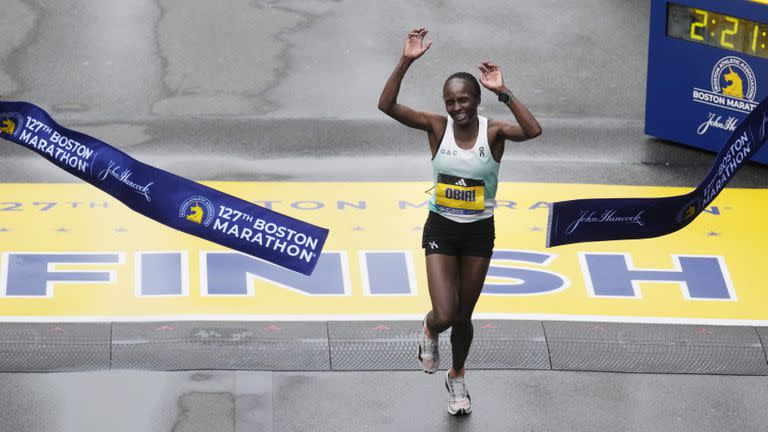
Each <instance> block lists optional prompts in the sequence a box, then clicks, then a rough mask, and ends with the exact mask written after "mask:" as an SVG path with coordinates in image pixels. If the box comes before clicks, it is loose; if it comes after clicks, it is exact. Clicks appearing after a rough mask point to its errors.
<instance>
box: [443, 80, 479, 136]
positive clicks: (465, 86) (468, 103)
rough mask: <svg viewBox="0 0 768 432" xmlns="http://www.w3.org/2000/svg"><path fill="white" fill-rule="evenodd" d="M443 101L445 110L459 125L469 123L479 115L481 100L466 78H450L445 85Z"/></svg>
mask: <svg viewBox="0 0 768 432" xmlns="http://www.w3.org/2000/svg"><path fill="white" fill-rule="evenodd" d="M443 101H444V102H445V110H446V111H447V112H448V115H449V116H451V118H452V119H453V122H454V123H455V124H456V125H458V126H465V125H468V124H469V123H471V122H472V121H474V120H475V118H476V117H477V106H478V105H479V104H480V101H479V100H478V98H477V96H476V95H475V94H474V91H473V88H472V84H470V83H469V82H467V80H465V79H461V78H454V79H451V80H448V82H446V83H445V86H443Z"/></svg>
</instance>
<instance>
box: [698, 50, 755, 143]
mask: <svg viewBox="0 0 768 432" xmlns="http://www.w3.org/2000/svg"><path fill="white" fill-rule="evenodd" d="M709 82H710V85H711V87H712V88H711V89H706V88H698V87H694V88H693V101H694V102H699V103H703V104H707V105H709V106H711V107H718V108H724V109H727V110H730V111H737V112H740V113H744V114H749V113H750V112H752V110H753V109H755V107H756V106H757V102H755V95H756V94H757V79H756V78H755V73H754V72H753V71H752V68H751V67H750V66H749V63H747V62H746V61H744V60H742V59H741V58H739V57H736V56H728V57H723V58H721V59H720V60H718V61H717V62H716V63H715V65H714V67H713V68H712V73H711V75H710V77H709ZM739 120H740V118H739V116H738V115H736V114H734V113H731V112H722V111H718V110H713V109H712V108H709V112H708V113H707V116H706V118H702V123H701V124H700V125H699V128H698V130H697V131H696V132H697V133H698V134H699V135H703V134H704V133H705V132H707V130H708V129H709V128H710V127H714V128H717V129H723V130H726V131H729V132H733V130H734V129H736V124H737V123H738V122H739Z"/></svg>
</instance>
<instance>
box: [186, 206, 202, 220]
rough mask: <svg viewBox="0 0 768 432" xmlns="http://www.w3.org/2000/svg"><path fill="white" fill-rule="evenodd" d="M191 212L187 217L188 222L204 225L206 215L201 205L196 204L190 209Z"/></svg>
mask: <svg viewBox="0 0 768 432" xmlns="http://www.w3.org/2000/svg"><path fill="white" fill-rule="evenodd" d="M189 211H190V212H191V214H188V215H187V220H189V221H192V222H194V223H197V224H199V223H203V216H204V215H205V212H204V211H203V208H202V207H200V204H199V203H195V205H193V206H192V207H190V208H189Z"/></svg>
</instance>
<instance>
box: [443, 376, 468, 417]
mask: <svg viewBox="0 0 768 432" xmlns="http://www.w3.org/2000/svg"><path fill="white" fill-rule="evenodd" d="M449 373H450V370H449V371H448V372H446V373H445V388H446V389H447V390H448V395H449V396H448V412H449V413H450V414H451V415H466V414H469V413H471V412H472V399H471V398H470V397H469V392H468V391H467V384H466V383H465V382H464V377H456V378H451V376H450V375H449Z"/></svg>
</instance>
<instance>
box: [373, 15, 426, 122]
mask: <svg viewBox="0 0 768 432" xmlns="http://www.w3.org/2000/svg"><path fill="white" fill-rule="evenodd" d="M426 35H427V29H425V28H423V27H422V28H415V29H413V30H411V31H410V32H409V33H408V39H407V40H406V41H405V47H404V48H403V55H402V56H401V57H400V60H399V61H398V62H397V66H395V70H394V71H392V74H391V75H390V76H389V79H388V80H387V83H386V84H385V85H384V89H383V90H382V91H381V96H380V97H379V109H380V110H381V111H383V112H384V113H385V114H387V115H388V116H390V117H392V118H393V119H395V120H397V121H399V122H400V123H402V124H404V125H406V126H408V127H412V128H415V129H421V130H423V131H427V132H430V131H431V129H432V120H434V119H432V117H433V116H434V115H433V114H430V113H426V112H421V111H416V110H413V109H411V108H409V107H407V106H405V105H402V104H399V103H398V102H397V96H398V94H400V84H402V82H403V77H405V73H406V72H407V71H408V68H409V67H410V66H411V64H412V63H413V62H414V61H415V60H416V59H418V58H419V57H421V56H422V55H423V54H424V53H425V52H427V50H428V49H429V47H430V46H431V45H432V42H431V41H430V42H426V43H425V42H424V36H426Z"/></svg>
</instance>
